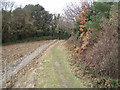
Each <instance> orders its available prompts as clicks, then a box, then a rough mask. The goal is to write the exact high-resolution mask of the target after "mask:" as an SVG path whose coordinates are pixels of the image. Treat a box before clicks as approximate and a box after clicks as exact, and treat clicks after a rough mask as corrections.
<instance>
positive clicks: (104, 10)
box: [2, 2, 120, 88]
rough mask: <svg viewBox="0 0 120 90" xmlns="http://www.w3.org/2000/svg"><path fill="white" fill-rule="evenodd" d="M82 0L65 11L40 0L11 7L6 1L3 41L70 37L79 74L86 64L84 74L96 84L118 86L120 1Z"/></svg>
mask: <svg viewBox="0 0 120 90" xmlns="http://www.w3.org/2000/svg"><path fill="white" fill-rule="evenodd" d="M80 3H81V5H80V4H79V3H78V4H76V3H71V4H70V5H68V6H67V7H66V8H65V9H64V14H63V15H60V14H58V15H55V14H50V13H49V12H48V11H46V10H45V9H44V7H42V6H41V5H39V4H37V5H26V6H25V7H24V8H21V7H17V8H16V9H15V10H11V9H10V10H8V9H6V8H7V6H6V5H4V2H3V6H4V8H3V9H2V23H3V24H2V33H3V38H2V41H3V43H7V42H12V41H17V40H24V39H27V38H31V37H33V38H34V37H41V38H42V39H66V38H69V39H68V43H69V46H68V47H71V48H72V50H73V52H74V54H73V57H74V59H73V60H72V61H71V63H72V64H73V65H75V66H76V67H78V70H76V71H75V73H76V76H77V77H78V78H80V77H79V69H80V68H81V66H82V65H84V69H85V71H84V74H85V75H90V77H91V78H92V80H93V83H94V85H95V86H94V87H108V88H109V87H118V85H119V83H118V77H120V76H119V69H118V64H119V60H118V58H119V56H118V53H119V52H118V48H119V45H118V43H119V39H120V38H119V35H120V34H119V31H118V30H119V29H120V27H119V26H120V25H119V22H118V21H119V19H120V18H119V17H118V16H119V15H118V14H119V13H120V12H119V10H118V8H119V6H120V3H117V2H94V3H92V2H80ZM8 4H9V3H8ZM9 6H10V5H9ZM9 8H10V7H9ZM70 45H71V46H70ZM71 48H70V49H71ZM82 68H83V67H82ZM91 73H94V74H91Z"/></svg>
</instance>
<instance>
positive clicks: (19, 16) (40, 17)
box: [2, 2, 69, 43]
mask: <svg viewBox="0 0 120 90" xmlns="http://www.w3.org/2000/svg"><path fill="white" fill-rule="evenodd" d="M9 3H10V2H9ZM9 3H8V4H9ZM2 4H3V7H5V6H4V3H3V2H2ZM59 17H60V15H59V14H58V15H55V14H50V13H49V12H48V11H46V10H45V9H44V7H42V6H41V5H39V4H37V5H26V6H25V7H24V8H21V7H18V8H16V9H15V10H6V9H5V8H3V9H2V42H3V43H7V42H14V41H17V40H24V39H28V38H32V37H41V38H42V37H44V36H45V37H46V36H49V38H48V39H50V36H51V39H64V38H68V37H69V34H68V33H66V32H64V30H61V29H58V28H57V22H58V20H59Z"/></svg>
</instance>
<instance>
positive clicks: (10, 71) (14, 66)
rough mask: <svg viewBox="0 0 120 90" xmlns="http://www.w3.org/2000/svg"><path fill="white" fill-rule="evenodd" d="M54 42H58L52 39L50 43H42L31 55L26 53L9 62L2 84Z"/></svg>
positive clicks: (3, 74) (3, 73)
mask: <svg viewBox="0 0 120 90" xmlns="http://www.w3.org/2000/svg"><path fill="white" fill-rule="evenodd" d="M54 42H56V40H54V41H51V42H49V43H45V44H43V45H41V46H40V47H39V48H37V49H36V50H34V51H33V52H32V53H29V55H25V56H24V57H22V58H20V59H18V60H16V61H14V62H12V63H11V64H9V65H8V66H7V67H6V69H5V70H3V71H6V72H2V76H3V77H2V76H1V77H2V81H3V82H2V83H0V84H3V85H4V84H5V83H6V78H7V81H9V80H10V79H11V77H12V76H14V75H15V74H16V73H17V72H18V71H19V70H21V69H22V68H23V67H25V66H26V65H27V64H28V63H29V62H30V61H31V60H33V59H34V58H35V57H36V56H38V55H39V54H40V53H42V51H44V50H45V49H46V48H47V47H49V46H50V45H52V44H53V43H54ZM1 77H0V78H1Z"/></svg>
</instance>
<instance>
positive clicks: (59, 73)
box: [35, 41, 85, 88]
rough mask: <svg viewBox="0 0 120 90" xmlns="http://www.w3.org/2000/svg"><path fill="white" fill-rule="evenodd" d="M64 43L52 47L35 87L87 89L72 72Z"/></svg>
mask: <svg viewBox="0 0 120 90" xmlns="http://www.w3.org/2000/svg"><path fill="white" fill-rule="evenodd" d="M63 44H64V42H63V41H62V42H59V43H58V44H56V45H55V46H54V47H52V48H51V49H50V50H49V51H48V53H47V54H46V57H45V58H44V62H43V70H42V72H41V77H40V78H38V80H37V82H36V84H35V87H39V88H85V87H84V86H83V84H82V83H81V82H80V80H78V79H77V78H76V77H75V76H74V74H73V73H72V72H71V70H70V66H69V64H70V63H69V62H68V53H67V51H66V50H65V49H64V45H63Z"/></svg>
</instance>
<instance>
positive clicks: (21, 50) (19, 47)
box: [2, 40, 51, 67]
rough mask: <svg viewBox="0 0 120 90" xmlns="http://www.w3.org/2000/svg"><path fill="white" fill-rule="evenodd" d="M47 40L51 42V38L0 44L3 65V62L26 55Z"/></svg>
mask: <svg viewBox="0 0 120 90" xmlns="http://www.w3.org/2000/svg"><path fill="white" fill-rule="evenodd" d="M49 42H51V40H46V41H36V42H27V43H19V44H13V45H6V46H2V59H3V63H2V64H3V67H4V66H5V64H6V65H8V64H10V63H11V62H13V61H15V60H17V59H19V58H21V57H23V56H25V55H28V54H29V53H31V52H33V51H34V50H35V49H36V48H38V47H40V46H42V45H44V44H45V43H49Z"/></svg>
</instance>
